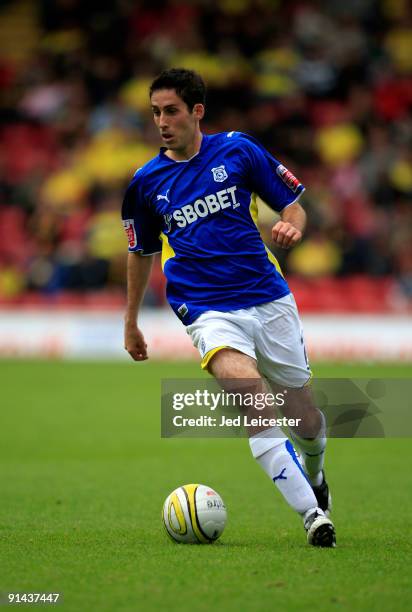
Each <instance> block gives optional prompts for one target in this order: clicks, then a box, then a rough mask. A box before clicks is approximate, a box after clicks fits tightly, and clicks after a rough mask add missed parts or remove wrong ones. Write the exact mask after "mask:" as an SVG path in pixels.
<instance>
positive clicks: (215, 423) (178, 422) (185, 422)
mask: <svg viewBox="0 0 412 612" xmlns="http://www.w3.org/2000/svg"><path fill="white" fill-rule="evenodd" d="M301 420H302V419H288V418H287V417H280V418H272V419H271V418H267V417H263V416H258V417H253V418H250V417H248V416H247V415H239V416H237V417H233V418H228V417H226V416H224V415H223V416H222V417H221V418H220V419H217V418H215V417H211V416H205V415H203V416H199V417H196V418H188V417H184V416H182V415H181V414H177V415H176V416H174V417H173V425H174V427H240V426H241V425H243V426H244V427H262V426H263V427H297V426H299V424H300V422H301Z"/></svg>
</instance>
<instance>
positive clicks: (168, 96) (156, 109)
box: [150, 89, 204, 151]
mask: <svg viewBox="0 0 412 612" xmlns="http://www.w3.org/2000/svg"><path fill="white" fill-rule="evenodd" d="M150 101H151V105H152V110H153V116H154V122H155V124H156V126H157V128H158V129H159V132H160V135H161V137H162V140H163V142H164V144H165V146H166V147H167V148H168V149H170V150H171V151H183V150H185V149H187V148H188V147H190V146H191V145H192V143H193V142H194V139H195V135H196V131H197V130H198V129H199V119H201V118H202V117H203V112H204V107H203V105H202V104H195V106H194V107H193V110H192V111H190V110H189V108H188V106H187V104H186V103H185V102H184V101H183V100H182V99H181V98H179V96H178V95H177V94H176V92H175V90H174V89H159V90H157V91H154V92H153V94H152V97H151V100H150Z"/></svg>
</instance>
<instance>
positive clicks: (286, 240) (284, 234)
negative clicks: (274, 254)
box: [272, 221, 302, 249]
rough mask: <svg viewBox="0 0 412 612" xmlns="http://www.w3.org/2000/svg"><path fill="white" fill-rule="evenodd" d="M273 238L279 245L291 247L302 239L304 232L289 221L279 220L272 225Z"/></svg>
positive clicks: (283, 247)
mask: <svg viewBox="0 0 412 612" xmlns="http://www.w3.org/2000/svg"><path fill="white" fill-rule="evenodd" d="M272 238H273V241H274V242H275V244H277V246H280V247H281V248H282V249H290V248H291V247H293V246H295V244H298V242H300V241H301V240H302V232H301V231H299V230H298V229H297V228H296V227H294V226H293V225H292V224H291V223H288V222H287V221H278V222H277V223H276V225H274V226H273V227H272Z"/></svg>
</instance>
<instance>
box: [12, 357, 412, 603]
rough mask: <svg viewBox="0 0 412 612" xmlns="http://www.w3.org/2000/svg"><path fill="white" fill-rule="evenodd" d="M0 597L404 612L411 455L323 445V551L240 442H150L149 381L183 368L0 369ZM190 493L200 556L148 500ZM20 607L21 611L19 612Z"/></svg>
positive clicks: (154, 406)
mask: <svg viewBox="0 0 412 612" xmlns="http://www.w3.org/2000/svg"><path fill="white" fill-rule="evenodd" d="M410 372H411V370H410V367H408V366H360V365H354V366H349V365H348V366H320V365H319V366H318V367H315V374H317V375H321V376H332V377H339V376H353V377H362V376H368V377H369V376H371V377H390V376H393V377H398V376H399V377H402V376H404V377H405V376H410ZM0 373H1V380H2V386H1V427H0V551H1V552H0V567H1V569H0V593H2V596H3V597H4V593H7V592H20V593H21V592H60V593H62V597H63V602H62V604H61V606H60V607H59V608H58V609H62V610H70V611H76V612H82V611H89V610H96V611H99V612H100V611H106V610H107V611H113V612H121V611H129V610H130V611H132V610H143V609H145V610H149V611H152V610H159V611H160V610H172V611H175V610H176V611H177V610H179V611H182V610H191V611H192V612H197V611H208V612H209V611H210V610H215V611H216V610H218V611H220V610H229V611H231V610H237V611H242V612H243V611H249V610H250V611H260V610H262V611H265V612H266V611H267V610H313V611H314V612H318V611H319V612H320V611H323V610H325V611H326V610H327V611H330V610H349V609H350V610H351V611H354V610H366V611H371V610H385V609H386V610H391V611H393V610H405V609H407V608H408V606H409V605H410V600H411V595H412V593H411V581H410V567H411V557H410V552H411V549H410V546H411V538H410V535H411V533H412V531H411V516H412V513H411V505H410V504H411V490H412V471H411V469H410V467H408V466H410V456H411V450H410V448H411V444H410V440H408V439H386V440H385V439H381V440H361V439H358V440H331V441H330V443H329V446H328V453H327V472H328V478H329V481H330V484H331V488H332V492H333V495H334V513H333V516H334V520H335V523H336V527H337V534H338V547H337V548H336V549H335V550H329V549H327V550H325V549H313V548H310V547H308V546H307V545H306V544H305V533H304V531H303V528H302V525H301V521H300V520H299V519H298V518H297V517H296V516H295V515H294V513H293V512H292V511H291V510H290V509H289V508H288V507H287V506H286V504H285V503H284V502H283V500H282V499H281V497H280V495H279V493H278V492H277V491H276V489H275V488H274V487H273V484H272V483H271V482H270V481H269V479H268V478H267V477H266V475H265V474H264V473H263V471H262V470H261V469H260V468H259V466H258V465H257V464H256V463H255V462H254V461H253V459H252V458H251V455H250V452H249V448H248V445H247V441H246V440H245V439H233V440H227V439H226V440H222V439H221V440H189V439H186V440H184V439H183V440H182V439H180V440H177V439H165V440H162V439H160V433H159V431H160V408H159V399H160V379H161V378H173V377H187V378H190V377H193V378H198V377H199V369H198V365H197V364H195V363H189V364H179V363H174V364H167V363H152V362H150V361H149V362H146V363H144V364H134V363H132V362H130V363H61V362H34V361H33V362H17V361H15V362H14V361H8V362H1V363H0ZM189 482H201V483H205V484H208V485H210V486H212V487H213V488H215V489H216V490H217V491H218V492H219V493H220V494H221V495H222V497H223V498H224V500H225V502H226V505H227V508H228V524H227V527H226V530H225V532H224V534H223V536H222V538H221V540H219V541H218V542H216V543H215V544H213V545H205V546H196V545H192V546H190V545H177V544H174V543H173V542H171V541H169V539H168V538H167V536H166V535H165V533H164V531H163V526H162V523H161V520H160V511H161V506H162V503H163V500H164V499H165V497H166V496H167V494H168V493H169V492H170V491H171V490H172V489H174V488H175V487H177V486H179V485H181V484H185V483H189ZM24 608H31V606H28V605H25V606H24Z"/></svg>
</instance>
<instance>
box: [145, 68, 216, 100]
mask: <svg viewBox="0 0 412 612" xmlns="http://www.w3.org/2000/svg"><path fill="white" fill-rule="evenodd" d="M159 89H174V90H175V92H176V93H177V95H178V96H179V98H181V99H182V100H183V102H185V103H186V104H187V106H188V107H189V110H193V107H194V105H195V104H203V105H204V104H205V98H206V86H205V84H204V81H203V79H202V77H201V76H200V74H197V72H195V71H194V70H186V68H170V69H169V70H163V72H161V73H160V74H159V76H157V77H156V78H155V80H154V81H153V83H152V84H151V85H150V89H149V95H150V97H152V93H153V92H154V91H158V90H159Z"/></svg>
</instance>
